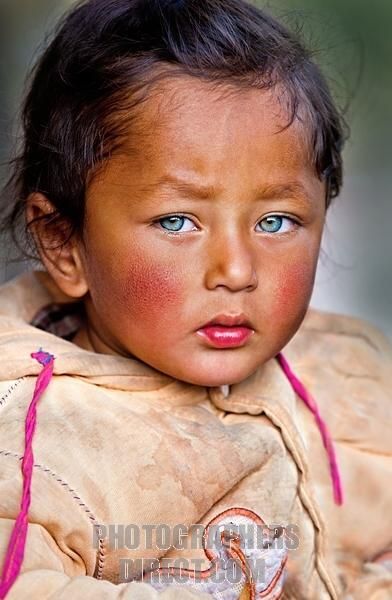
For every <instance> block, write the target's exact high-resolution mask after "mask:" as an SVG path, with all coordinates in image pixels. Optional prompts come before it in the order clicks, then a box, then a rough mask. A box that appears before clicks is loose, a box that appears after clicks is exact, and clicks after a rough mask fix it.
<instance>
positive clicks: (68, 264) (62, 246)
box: [26, 192, 88, 298]
mask: <svg viewBox="0 0 392 600" xmlns="http://www.w3.org/2000/svg"><path fill="white" fill-rule="evenodd" d="M55 213H56V209H55V207H54V205H53V204H52V203H51V202H50V200H48V198H47V197H46V196H44V195H43V194H41V193H38V192H35V193H33V194H30V196H29V197H28V199H27V202H26V222H27V227H28V229H29V230H30V232H31V234H32V236H33V239H34V242H35V245H36V247H37V250H38V252H39V255H40V258H41V261H42V263H43V264H44V266H45V268H46V270H47V271H48V273H49V274H50V275H51V277H52V278H53V279H54V281H55V282H56V283H57V285H58V287H59V288H60V289H61V290H62V291H63V292H64V293H65V294H67V295H68V296H71V297H72V298H82V297H83V296H85V294H87V292H88V284H87V281H86V277H85V269H84V267H83V260H82V241H81V240H80V239H78V236H76V235H73V236H72V237H71V238H69V234H70V225H69V223H67V222H66V221H65V219H50V217H51V216H52V215H54V214H55Z"/></svg>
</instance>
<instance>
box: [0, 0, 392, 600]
mask: <svg viewBox="0 0 392 600" xmlns="http://www.w3.org/2000/svg"><path fill="white" fill-rule="evenodd" d="M23 117H24V121H23V122H24V134H25V137H24V140H25V141H24V147H23V150H22V153H21V155H20V157H19V160H18V161H17V162H16V163H15V164H16V168H15V172H14V174H13V177H12V179H11V182H10V185H9V188H8V189H9V190H10V189H12V190H13V197H14V203H13V204H12V205H11V209H10V214H9V219H8V224H9V226H12V229H13V230H14V231H15V232H16V233H17V231H18V223H19V224H20V223H21V222H23V219H24V218H25V219H26V223H27V227H26V230H27V233H28V234H29V235H30V236H31V238H30V239H32V240H33V241H34V244H35V248H36V249H37V251H38V254H39V257H40V260H41V261H42V265H43V267H44V269H43V270H40V271H34V272H30V273H27V274H24V275H23V276H21V277H19V278H18V279H16V280H14V281H12V282H10V283H8V284H6V285H4V286H3V287H2V289H1V291H0V312H1V319H0V330H1V343H2V361H1V365H0V398H1V400H0V406H1V425H0V439H1V445H0V469H1V471H0V474H1V476H0V486H1V487H0V510H1V514H0V516H1V525H0V527H1V536H0V540H1V542H0V565H1V566H2V571H1V573H2V579H1V587H0V597H1V598H4V597H6V596H7V598H9V599H10V600H13V599H25V598H37V599H40V600H43V599H46V598H47V599H48V598H53V599H54V598H56V600H58V599H62V598H64V599H65V598H67V599H69V598H72V599H83V600H85V599H88V598H94V599H95V598H107V599H109V598H111V599H112V598H113V599H114V598H132V599H136V600H137V599H146V600H147V599H153V598H158V597H161V598H162V599H164V600H173V599H175V598H178V599H179V598H181V599H184V600H186V599H188V598H189V599H192V598H195V599H196V598H221V599H229V598H241V599H244V598H261V597H262V598H268V599H272V598H274V599H275V598H278V597H284V598H295V599H299V600H306V599H317V600H323V599H330V598H332V599H337V598H346V599H347V600H348V599H349V598H350V599H358V600H359V599H365V598H366V599H369V598H374V599H376V598H377V600H384V599H385V600H386V599H387V598H391V597H392V573H391V572H390V569H389V567H390V563H389V562H388V551H390V550H392V545H391V527H390V523H388V522H387V519H388V514H390V507H391V500H392V492H391V486H390V485H388V477H390V475H391V461H390V456H391V436H390V432H389V428H388V425H389V423H390V411H391V409H390V403H391V374H390V373H391V358H392V354H391V348H390V346H389V344H388V342H387V340H386V338H384V336H383V335H382V334H381V333H380V332H378V331H377V330H375V329H373V328H372V327H371V326H370V325H368V324H367V323H365V322H362V321H361V320H358V319H354V318H350V317H343V316H339V315H335V314H330V313H323V312H320V311H316V310H308V306H309V301H310V297H311V294H312V288H313V284H314V276H315V271H316V266H317V261H318V255H319V249H320V243H321V237H322V233H323V227H324V223H325V217H326V213H327V209H328V207H329V205H330V202H331V200H332V199H333V198H334V197H336V196H337V195H338V193H339V190H340V187H341V183H342V158H341V151H342V147H343V141H344V137H345V136H344V129H343V123H342V119H341V118H340V116H339V113H338V111H337V109H336V107H335V105H334V103H333V101H332V99H331V95H330V93H329V90H328V87H327V84H326V82H325V80H324V78H323V76H322V75H321V74H320V72H319V70H318V68H317V67H316V66H315V64H314V63H313V62H312V60H311V57H310V55H309V53H308V52H307V51H306V50H305V49H304V48H303V46H302V44H301V43H300V42H299V41H298V40H297V39H296V38H295V37H294V36H293V35H292V34H291V33H289V32H288V31H287V30H286V29H285V28H284V27H283V26H282V25H281V24H279V23H278V22H277V21H275V20H274V19H273V18H271V17H270V16H268V15H267V14H265V13H264V12H262V11H260V10H259V9H257V8H256V7H254V6H252V5H250V4H247V3H245V2H244V1H243V0H208V2H200V0H177V1H175V0H171V1H169V0H87V1H85V2H82V3H80V4H79V5H78V6H77V7H76V8H74V9H73V11H71V12H70V13H69V15H68V16H67V17H66V18H65V19H64V21H63V22H62V23H61V25H60V27H59V29H58V30H57V33H56V35H55V37H54V40H53V41H52V43H51V44H50V46H49V47H48V49H47V50H46V52H45V53H44V55H43V57H42V58H41V60H40V62H39V64H38V66H37V68H36V70H35V72H34V77H33V79H32V81H31V86H30V89H29V93H28V95H27V98H26V101H25V106H24V114H23ZM28 239H29V238H28V237H27V240H28ZM25 427H26V431H25V432H24V430H25ZM331 437H332V438H333V439H334V442H332V439H331ZM200 527H201V537H200V535H199V533H200ZM163 533H164V535H163ZM211 533H213V535H210V534H211ZM261 533H262V534H263V535H260V534H261ZM198 535H199V537H198ZM195 540H196V542H198V543H196V542H195ZM255 541H256V543H255ZM179 542H181V543H179ZM179 559H180V562H179ZM138 561H139V562H138ZM252 561H253V562H252ZM146 565H147V566H146ZM181 567H182V571H181ZM179 575H181V577H180V579H181V580H179ZM282 594H283V596H282Z"/></svg>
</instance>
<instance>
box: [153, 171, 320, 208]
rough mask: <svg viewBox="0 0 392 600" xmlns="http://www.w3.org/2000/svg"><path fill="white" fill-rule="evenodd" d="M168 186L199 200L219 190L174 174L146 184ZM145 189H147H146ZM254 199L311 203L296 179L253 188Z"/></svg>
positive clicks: (215, 193)
mask: <svg viewBox="0 0 392 600" xmlns="http://www.w3.org/2000/svg"><path fill="white" fill-rule="evenodd" d="M165 187H170V188H172V189H174V190H176V191H178V192H180V193H184V194H186V195H187V196H191V197H193V198H195V199H199V200H210V199H212V198H214V197H216V196H217V194H218V193H219V191H220V190H218V189H217V188H215V187H214V186H210V185H203V184H195V183H193V182H191V181H184V180H181V179H179V178H177V177H175V176H174V175H163V176H162V177H161V178H160V179H158V181H156V182H154V183H152V184H151V185H149V186H148V191H150V192H151V191H156V190H157V189H159V188H165ZM146 191H147V190H146ZM254 197H255V198H256V199H265V200H269V199H271V200H272V199H276V200H279V199H281V200H285V199H287V198H293V197H295V198H296V199H299V200H301V201H304V202H305V203H306V204H312V200H311V197H310V196H309V193H308V191H307V189H306V188H305V186H304V185H303V184H302V183H300V182H298V181H290V182H287V183H283V184H279V183H278V184H267V185H264V186H261V187H259V188H257V189H255V190H254Z"/></svg>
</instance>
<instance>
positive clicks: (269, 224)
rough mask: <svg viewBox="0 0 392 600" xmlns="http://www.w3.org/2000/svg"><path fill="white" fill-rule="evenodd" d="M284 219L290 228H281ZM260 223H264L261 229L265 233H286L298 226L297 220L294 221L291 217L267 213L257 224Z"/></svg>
mask: <svg viewBox="0 0 392 600" xmlns="http://www.w3.org/2000/svg"><path fill="white" fill-rule="evenodd" d="M284 221H287V222H288V223H290V224H291V229H290V227H289V228H288V229H283V230H282V223H283V222H284ZM260 223H265V224H266V225H265V228H262V231H264V232H265V233H287V232H288V231H291V230H292V229H293V228H295V227H296V226H298V223H297V221H295V220H294V219H292V218H291V217H285V216H283V215H269V216H268V217H265V218H264V219H262V220H261V221H259V224H260Z"/></svg>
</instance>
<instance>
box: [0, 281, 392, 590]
mask: <svg viewBox="0 0 392 600" xmlns="http://www.w3.org/2000/svg"><path fill="white" fill-rule="evenodd" d="M67 300H68V299H67V298H64V297H63V296H62V295H61V294H60V293H59V292H58V290H56V289H55V288H54V286H53V284H51V282H50V280H49V278H48V277H47V276H46V275H45V274H42V273H41V274H39V275H36V274H33V273H30V274H26V275H23V276H22V277H20V278H18V279H17V280H15V281H13V282H11V283H9V284H7V285H5V286H3V287H2V288H1V290H0V343H1V361H0V414H1V417H0V517H1V521H0V564H2V561H3V557H4V555H5V552H6V548H7V545H8V540H9V536H10V533H11V529H12V525H13V522H14V519H15V518H16V516H17V514H18V511H19V504H20V498H21V486H22V478H21V473H20V462H21V457H22V455H23V448H24V421H25V417H26V413H27V409H28V406H29V403H30V401H31V398H32V394H33V389H34V385H35V381H36V376H37V375H38V373H39V371H40V367H39V365H38V364H37V363H36V361H34V360H33V359H32V358H31V357H30V354H31V352H34V351H36V350H38V348H39V347H43V348H44V349H45V350H46V351H48V352H51V353H52V354H54V355H55V356H56V361H55V377H54V378H53V380H52V382H51V383H50V387H49V389H48V390H47V392H46V393H45V395H44V396H43V397H42V399H41V400H40V403H39V405H38V422H37V429H36V434H35V438H34V442H33V449H34V459H35V468H34V474H33V480H32V496H31V497H32V500H31V507H30V512H29V521H30V523H29V530H28V537H27V544H26V551H25V558H24V562H23V569H22V574H21V575H20V576H19V578H18V580H17V582H16V584H15V585H14V587H13V588H12V590H11V592H10V594H9V599H10V600H22V599H25V598H37V599H40V600H44V599H49V598H51V599H63V598H64V599H65V598H67V599H68V598H72V599H73V600H87V599H90V598H91V599H92V598H94V599H95V598H108V599H109V598H110V599H112V598H113V599H114V598H116V599H117V598H132V599H136V600H142V599H143V600H144V599H145V600H152V599H155V598H158V597H159V598H160V599H161V598H162V599H163V600H174V599H177V598H178V599H179V598H181V599H184V600H187V599H188V598H189V600H191V599H192V598H203V597H204V598H208V597H209V598H212V597H214V596H213V595H209V594H207V595H206V594H201V593H200V592H196V591H194V592H192V590H190V589H189V587H187V588H186V589H185V588H184V587H183V588H181V586H179V587H173V586H169V587H168V588H167V589H165V590H164V591H163V592H162V591H159V592H158V591H156V590H155V589H153V587H151V586H150V585H148V584H145V583H139V582H132V583H119V577H120V575H119V561H120V559H124V558H130V559H136V558H139V557H143V558H145V557H146V556H148V557H149V558H162V557H163V556H166V557H171V558H175V557H176V556H178V555H179V554H178V553H179V552H180V551H178V550H177V551H174V550H171V551H170V552H165V551H162V550H158V549H156V550H155V551H151V550H148V551H147V550H146V549H145V548H144V547H143V546H142V545H140V546H139V547H138V548H136V549H132V550H129V549H127V548H125V549H117V550H116V549H114V548H113V547H111V546H110V544H109V543H108V540H105V539H102V540H101V542H100V546H99V548H98V549H97V548H95V547H94V544H93V531H94V526H97V525H98V524H103V525H105V524H106V525H109V524H124V525H127V524H136V525H138V526H140V527H141V526H142V525H148V524H159V523H165V524H168V525H170V526H174V525H175V524H180V523H183V524H185V525H189V526H191V525H193V524H196V523H202V524H207V523H208V522H209V521H210V520H211V519H213V518H214V517H215V516H216V515H217V514H218V513H220V512H222V511H224V510H227V509H230V508H232V507H243V508H246V509H249V510H251V511H254V512H255V513H257V514H258V515H259V516H260V517H261V518H262V519H263V520H264V521H265V522H266V523H267V524H269V523H280V524H296V525H298V527H299V532H300V533H299V536H300V544H299V548H298V549H296V550H293V551H290V552H289V557H288V562H287V566H286V574H287V579H286V584H285V592H284V597H285V598H292V599H298V600H307V599H309V600H313V599H315V600H324V599H326V600H327V599H331V598H332V599H339V598H343V599H344V600H351V599H353V600H362V599H365V598H366V599H373V600H388V599H390V598H392V574H391V573H390V572H389V571H388V569H387V563H385V564H377V565H375V564H373V563H372V562H371V561H372V559H373V558H374V557H375V556H377V555H378V554H380V553H381V552H383V551H386V550H388V549H391V548H392V527H391V523H390V514H391V506H392V486H391V474H392V465H391V462H392V461H391V456H392V436H391V435H390V425H391V422H392V418H391V417H392V412H391V410H392V350H391V346H390V344H389V342H388V340H387V339H386V338H385V337H384V336H383V335H382V334H381V333H380V332H379V331H377V330H376V329H374V328H373V327H372V326H370V325H369V324H368V323H366V322H364V321H362V320H358V319H354V318H350V317H346V316H340V315H334V314H331V313H323V312H320V311H316V310H309V311H308V313H307V315H306V318H305V320H304V322H303V324H302V326H301V328H300V330H299V331H298V332H297V334H296V335H295V337H294V338H293V339H292V340H291V342H290V343H289V344H288V346H287V347H286V348H285V349H284V350H283V353H284V355H285V356H286V358H287V359H288V361H289V362H290V364H291V366H292V368H293V370H294V372H296V374H297V375H298V376H299V377H300V379H301V380H302V382H303V383H304V384H305V386H307V388H308V389H309V391H310V392H311V393H312V394H313V395H314V396H315V398H316V400H317V402H318V404H319V407H320V411H321V413H322V415H323V416H324V418H325V420H326V422H327V424H328V426H329V428H330V431H331V433H332V435H333V437H334V439H335V443H336V450H337V456H338V461H339V464H340V467H341V473H342V478H343V487H344V492H345V504H344V506H343V507H337V506H335V505H334V503H333V496H332V486H331V480H330V475H329V470H328V463H327V457H326V453H325V450H324V448H323V446H322V442H321V438H320V434H319V431H318V429H317V428H316V426H315V423H314V419H313V416H312V415H311V414H310V413H309V412H308V410H307V409H306V407H305V406H304V405H303V403H302V401H301V400H300V399H299V398H297V396H296V395H295V394H294V392H293V390H292V388H291V386H290V384H289V382H288V381H287V379H286V377H285V376H284V374H283V372H282V371H281V369H280V367H279V365H278V364H277V362H276V361H275V360H271V361H269V362H267V363H266V364H264V365H262V366H260V368H259V369H258V370H257V371H256V372H255V373H254V374H253V375H252V376H250V377H249V378H248V379H247V380H246V381H243V382H241V383H239V384H235V385H232V386H230V388H229V394H228V395H227V394H226V393H225V392H227V390H225V389H224V390H223V391H222V389H221V388H203V387H199V386H194V385H190V384H186V383H183V382H180V381H176V380H173V379H172V378H170V377H168V376H166V375H164V374H162V373H159V372H158V371H156V370H154V369H152V368H150V367H149V366H147V365H145V364H143V363H141V362H139V361H137V360H134V359H125V358H120V357H118V358H117V357H114V356H106V355H99V354H95V353H91V352H87V351H85V350H83V349H81V348H78V347H77V346H75V345H74V344H72V343H71V342H67V341H65V340H62V339H60V338H58V337H55V336H53V335H51V334H49V333H46V332H43V331H40V330H38V329H36V328H33V327H31V326H29V325H28V322H29V320H31V319H32V318H33V316H34V315H35V313H36V312H37V311H38V310H39V309H40V308H42V307H43V306H44V305H45V304H48V303H50V302H53V301H56V302H64V301H67ZM225 396H226V397H225ZM388 519H389V520H388ZM187 552H188V553H190V554H188V557H190V556H191V554H192V552H193V554H195V551H191V550H187V551H186V552H185V553H184V552H183V551H181V556H186V555H187ZM199 554H200V558H201V559H204V560H205V561H206V564H207V563H208V561H207V559H206V557H205V555H204V553H203V551H202V550H200V552H199ZM203 568H204V567H203ZM227 597H229V596H227Z"/></svg>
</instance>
